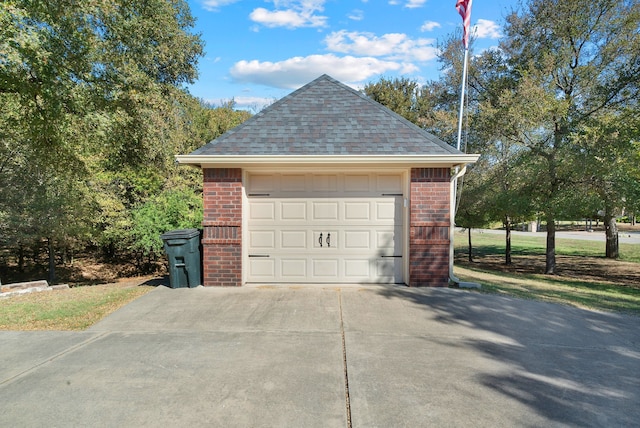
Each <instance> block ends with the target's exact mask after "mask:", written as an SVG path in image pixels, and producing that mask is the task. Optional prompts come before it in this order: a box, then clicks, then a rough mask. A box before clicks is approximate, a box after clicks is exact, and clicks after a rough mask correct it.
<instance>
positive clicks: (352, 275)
mask: <svg viewBox="0 0 640 428" xmlns="http://www.w3.org/2000/svg"><path fill="white" fill-rule="evenodd" d="M344 276H345V278H346V279H347V280H351V281H358V282H360V281H365V280H367V279H369V278H370V277H371V260H369V259H345V260H344Z"/></svg>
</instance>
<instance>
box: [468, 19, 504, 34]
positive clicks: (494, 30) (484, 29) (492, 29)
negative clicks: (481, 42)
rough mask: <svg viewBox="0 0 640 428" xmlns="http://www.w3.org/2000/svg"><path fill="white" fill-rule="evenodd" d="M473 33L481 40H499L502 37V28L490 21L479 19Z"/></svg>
mask: <svg viewBox="0 0 640 428" xmlns="http://www.w3.org/2000/svg"><path fill="white" fill-rule="evenodd" d="M471 31H472V33H473V34H474V35H475V36H476V37H477V38H479V39H499V38H500V37H502V34H501V33H500V26H499V25H498V24H496V23H495V22H494V21H489V20H488V19H478V23H477V24H476V25H474V26H473V28H472V30H471Z"/></svg>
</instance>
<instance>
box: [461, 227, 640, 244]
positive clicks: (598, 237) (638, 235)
mask: <svg viewBox="0 0 640 428" xmlns="http://www.w3.org/2000/svg"><path fill="white" fill-rule="evenodd" d="M463 230H465V229H462V228H458V231H459V232H461V231H463ZM473 230H474V231H478V232H480V233H493V234H502V235H503V234H504V230H501V229H473ZM511 234H512V235H516V236H547V232H522V231H517V230H512V231H511ZM556 238H561V239H562V238H564V239H578V240H582V241H598V242H605V240H606V237H605V234H604V231H600V230H598V231H593V232H587V231H556ZM618 242H620V243H621V244H637V245H640V232H635V231H634V232H627V231H620V232H618Z"/></svg>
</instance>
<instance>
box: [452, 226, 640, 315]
mask: <svg viewBox="0 0 640 428" xmlns="http://www.w3.org/2000/svg"><path fill="white" fill-rule="evenodd" d="M504 240H505V237H504V234H492V233H479V232H477V231H474V232H473V233H472V243H473V255H474V262H473V263H469V262H468V261H467V251H468V247H467V244H468V241H467V234H466V232H464V233H456V236H455V249H456V267H455V272H456V275H457V276H458V277H459V278H460V279H462V280H465V281H471V282H477V283H480V284H481V285H482V289H481V291H482V292H486V293H496V294H502V295H508V296H514V297H520V298H528V299H538V300H544V301H551V302H556V303H563V304H569V305H573V306H577V307H582V308H590V309H598V310H605V311H620V312H627V313H634V314H637V315H640V245H634V244H620V255H621V257H620V260H610V259H606V258H605V257H604V243H603V242H595V241H582V240H572V239H563V238H557V239H556V254H557V261H558V274H557V275H543V274H542V273H543V272H544V260H545V245H546V238H545V236H544V235H537V236H526V235H524V236H523V235H513V236H512V242H511V245H512V257H513V264H512V265H511V266H505V265H504V251H505V242H504Z"/></svg>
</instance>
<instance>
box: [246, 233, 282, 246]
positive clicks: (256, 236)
mask: <svg viewBox="0 0 640 428" xmlns="http://www.w3.org/2000/svg"><path fill="white" fill-rule="evenodd" d="M275 247H276V232H275V231H274V230H252V231H250V232H249V248H251V249H269V250H273V249H274V248H275Z"/></svg>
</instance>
